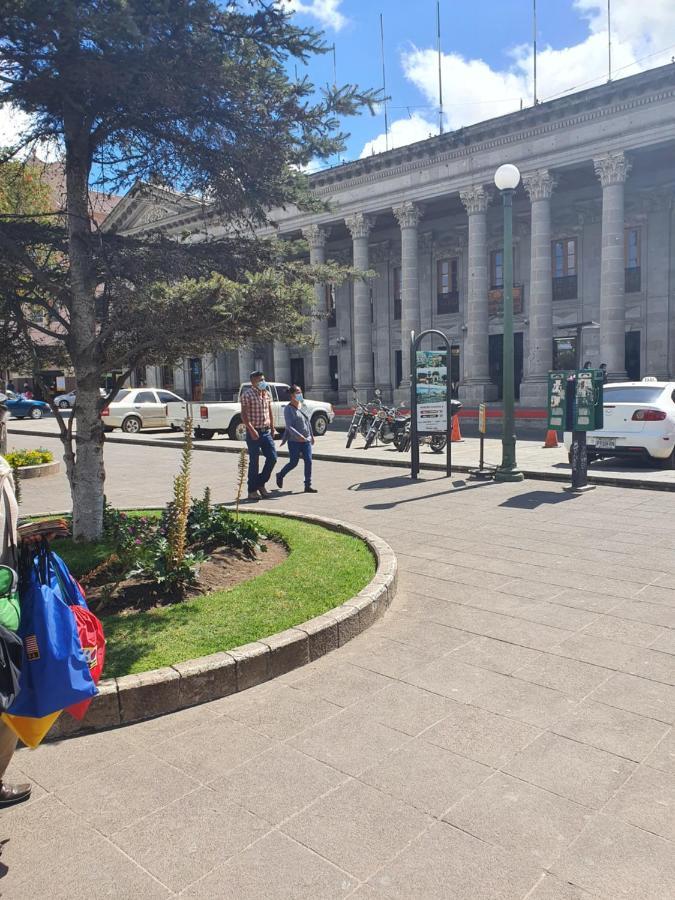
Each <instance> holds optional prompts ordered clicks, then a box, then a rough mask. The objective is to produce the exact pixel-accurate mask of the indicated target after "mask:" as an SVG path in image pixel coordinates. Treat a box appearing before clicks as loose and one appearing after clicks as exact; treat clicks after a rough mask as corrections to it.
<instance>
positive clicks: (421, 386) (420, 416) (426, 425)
mask: <svg viewBox="0 0 675 900" xmlns="http://www.w3.org/2000/svg"><path fill="white" fill-rule="evenodd" d="M447 355H448V354H447V351H446V350H418V351H417V358H416V360H415V365H416V369H415V374H416V377H415V391H416V395H417V431H418V433H419V434H424V433H425V432H426V433H430V432H433V433H436V432H439V431H441V432H445V431H446V430H447V427H448V420H447V417H448V400H447V398H448V393H447V392H448V366H447V363H448V360H447Z"/></svg>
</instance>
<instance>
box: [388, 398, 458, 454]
mask: <svg viewBox="0 0 675 900" xmlns="http://www.w3.org/2000/svg"><path fill="white" fill-rule="evenodd" d="M450 403H451V407H450V409H451V414H452V415H453V416H454V415H456V414H457V413H458V412H459V410H460V409H461V408H462V404H461V403H460V402H459V400H451V401H450ZM401 405H403V404H401ZM417 440H418V443H419V445H420V447H421V446H422V445H423V444H428V445H429V449H430V450H431V452H432V453H442V452H443V451H444V450H445V448H446V445H447V443H448V435H447V434H445V432H443V433H442V434H432V435H424V436H422V437H418V439H417ZM411 442H412V416H411V415H410V413H408V414H406V415H403V414H401V415H399V416H398V417H397V419H396V423H395V437H394V446H395V447H396V449H397V450H398V451H399V453H405V452H406V451H407V450H410V444H411Z"/></svg>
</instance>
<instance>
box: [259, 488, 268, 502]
mask: <svg viewBox="0 0 675 900" xmlns="http://www.w3.org/2000/svg"><path fill="white" fill-rule="evenodd" d="M258 493H259V494H260V496H261V497H262V498H263V500H266V499H267V498H268V497H269V495H270V492H269V491H268V490H267V488H264V487H259V488H258Z"/></svg>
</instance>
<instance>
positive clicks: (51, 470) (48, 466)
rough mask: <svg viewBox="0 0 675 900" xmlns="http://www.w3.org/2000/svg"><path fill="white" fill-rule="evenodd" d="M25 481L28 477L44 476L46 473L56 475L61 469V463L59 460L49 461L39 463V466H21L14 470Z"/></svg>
mask: <svg viewBox="0 0 675 900" xmlns="http://www.w3.org/2000/svg"><path fill="white" fill-rule="evenodd" d="M12 471H13V472H14V473H15V474H18V476H19V478H20V479H21V480H22V481H23V480H24V479H26V478H44V476H46V475H56V474H57V473H58V472H60V471H61V463H60V462H59V461H58V460H54V462H48V463H38V465H37V466H19V467H18V468H16V469H13V470H12Z"/></svg>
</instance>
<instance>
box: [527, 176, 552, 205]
mask: <svg viewBox="0 0 675 900" xmlns="http://www.w3.org/2000/svg"><path fill="white" fill-rule="evenodd" d="M555 186H556V179H555V178H554V177H553V175H551V173H550V172H549V171H548V169H537V171H536V172H528V173H527V175H523V187H524V188H525V190H526V191H527V196H528V197H529V198H530V203H534V202H535V200H550V199H551V195H552V194H553V189H554V188H555Z"/></svg>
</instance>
